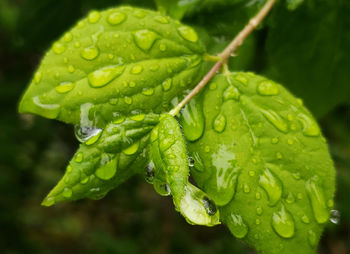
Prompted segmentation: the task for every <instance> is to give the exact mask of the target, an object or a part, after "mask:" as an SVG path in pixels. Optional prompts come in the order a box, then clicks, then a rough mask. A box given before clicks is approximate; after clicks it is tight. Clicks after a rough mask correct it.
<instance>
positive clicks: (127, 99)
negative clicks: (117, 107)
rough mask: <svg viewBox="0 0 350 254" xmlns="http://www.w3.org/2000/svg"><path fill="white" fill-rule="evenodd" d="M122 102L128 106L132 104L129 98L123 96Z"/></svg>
mask: <svg viewBox="0 0 350 254" xmlns="http://www.w3.org/2000/svg"><path fill="white" fill-rule="evenodd" d="M124 102H125V103H126V104H128V105H131V104H132V98H131V97H128V96H125V97H124Z"/></svg>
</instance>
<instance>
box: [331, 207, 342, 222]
mask: <svg viewBox="0 0 350 254" xmlns="http://www.w3.org/2000/svg"><path fill="white" fill-rule="evenodd" d="M329 220H330V222H332V223H333V224H339V221H340V212H339V211H338V210H331V217H330V218H329Z"/></svg>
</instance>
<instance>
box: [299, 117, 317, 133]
mask: <svg viewBox="0 0 350 254" xmlns="http://www.w3.org/2000/svg"><path fill="white" fill-rule="evenodd" d="M298 119H299V120H300V122H301V123H302V125H303V134H304V135H305V136H311V137H317V136H319V135H320V128H319V127H318V124H317V123H316V121H315V120H313V119H312V118H311V117H309V116H307V115H305V114H302V113H300V114H298Z"/></svg>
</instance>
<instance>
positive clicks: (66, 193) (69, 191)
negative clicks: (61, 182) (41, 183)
mask: <svg viewBox="0 0 350 254" xmlns="http://www.w3.org/2000/svg"><path fill="white" fill-rule="evenodd" d="M72 194H73V192H72V189H70V188H64V190H63V193H62V195H63V197H65V198H70V197H72Z"/></svg>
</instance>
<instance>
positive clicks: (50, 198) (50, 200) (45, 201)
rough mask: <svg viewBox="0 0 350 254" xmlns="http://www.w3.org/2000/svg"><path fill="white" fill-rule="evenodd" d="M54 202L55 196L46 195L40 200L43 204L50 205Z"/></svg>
mask: <svg viewBox="0 0 350 254" xmlns="http://www.w3.org/2000/svg"><path fill="white" fill-rule="evenodd" d="M55 203H56V201H55V198H53V197H47V198H45V199H44V201H43V202H42V205H43V206H52V205H54V204H55Z"/></svg>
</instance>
